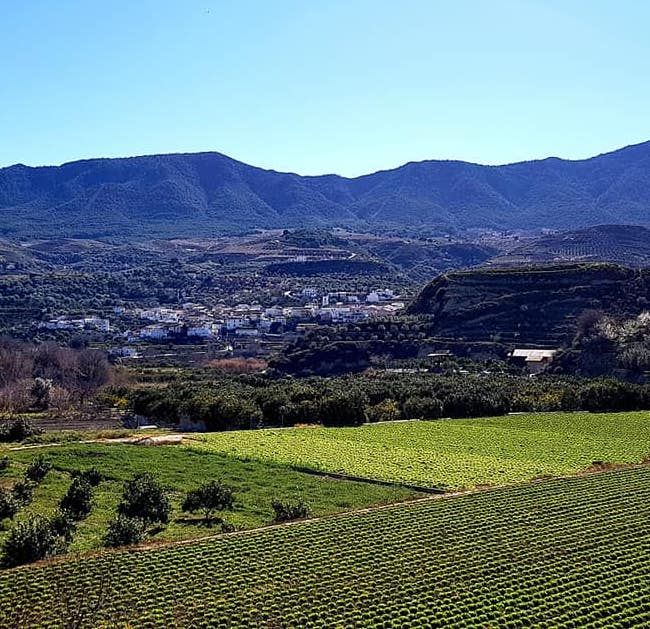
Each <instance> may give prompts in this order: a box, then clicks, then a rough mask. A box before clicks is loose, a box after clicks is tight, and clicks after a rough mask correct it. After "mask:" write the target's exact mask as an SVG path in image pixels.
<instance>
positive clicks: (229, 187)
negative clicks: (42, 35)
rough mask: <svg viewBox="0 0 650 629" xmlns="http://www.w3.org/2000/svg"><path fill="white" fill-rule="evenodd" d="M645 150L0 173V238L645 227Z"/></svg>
mask: <svg viewBox="0 0 650 629" xmlns="http://www.w3.org/2000/svg"><path fill="white" fill-rule="evenodd" d="M649 165H650V143H644V144H639V145H635V146H629V147H627V148H624V149H620V150H618V151H614V152H612V153H608V154H604V155H599V156H598V157H594V158H591V159H587V160H582V161H567V160H561V159H557V158H549V159H545V160H541V161H532V162H522V163H518V164H509V165H505V166H481V165H478V164H471V163H466V162H457V161H425V162H419V163H408V164H405V165H404V166H401V167H399V168H395V169H393V170H387V171H381V172H377V173H374V174H371V175H365V176H362V177H357V178H355V179H347V178H344V177H339V176H337V175H324V176H318V177H302V176H300V175H296V174H293V173H279V172H275V171H267V170H262V169H261V168H255V167H253V166H248V165H246V164H243V163H242V162H238V161H235V160H233V159H231V158H229V157H227V156H225V155H221V154H219V153H197V154H172V155H152V156H143V157H132V158H124V159H91V160H83V161H78V162H71V163H68V164H64V165H62V166H48V167H38V168H30V167H27V166H24V165H22V164H18V165H15V166H11V167H8V168H4V169H1V170H0V235H13V236H27V237H44V236H49V237H53V236H84V237H91V238H92V237H101V236H111V235H113V236H120V237H124V236H140V237H145V236H146V237H151V236H161V235H162V236H164V235H193V236H196V235H199V234H201V235H214V234H216V233H218V232H220V231H230V232H241V231H242V230H250V229H254V228H287V227H300V226H320V227H323V226H332V225H343V226H356V227H361V226H365V227H370V228H375V229H383V228H394V227H398V228H404V227H406V226H412V227H417V226H422V225H427V226H429V227H435V228H436V229H438V230H446V231H453V230H456V229H463V228H470V227H492V228H496V229H512V228H515V229H517V228H518V229H532V228H540V227H551V228H572V227H581V226H585V225H593V224H603V223H633V224H648V206H649V205H650V186H649V185H648V172H650V170H649V168H648V166H649Z"/></svg>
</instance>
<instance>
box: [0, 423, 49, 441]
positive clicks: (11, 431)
mask: <svg viewBox="0 0 650 629" xmlns="http://www.w3.org/2000/svg"><path fill="white" fill-rule="evenodd" d="M41 432H42V431H41V430H39V429H38V428H36V427H35V426H34V424H32V422H30V421H29V420H28V419H25V418H24V417H21V418H20V419H16V420H15V421H13V422H4V423H3V424H1V425H0V441H2V442H5V443H6V442H14V441H24V440H25V439H27V438H28V437H33V436H34V435H39V434H40V433H41Z"/></svg>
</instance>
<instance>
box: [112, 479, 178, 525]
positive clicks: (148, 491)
mask: <svg viewBox="0 0 650 629" xmlns="http://www.w3.org/2000/svg"><path fill="white" fill-rule="evenodd" d="M170 511H171V504H170V502H169V496H168V495H167V492H166V491H165V489H164V488H163V486H162V485H160V484H159V483H158V482H157V481H156V480H155V479H154V478H153V476H151V474H148V473H146V472H145V473H141V474H136V475H135V476H134V477H133V478H132V479H131V480H129V481H127V482H126V483H125V484H124V492H123V494H122V501H121V502H120V504H119V506H118V512H119V513H120V514H121V515H124V516H127V517H130V518H140V519H141V520H143V521H144V522H145V523H147V524H153V523H156V522H160V523H161V524H166V523H167V522H168V521H169V513H170Z"/></svg>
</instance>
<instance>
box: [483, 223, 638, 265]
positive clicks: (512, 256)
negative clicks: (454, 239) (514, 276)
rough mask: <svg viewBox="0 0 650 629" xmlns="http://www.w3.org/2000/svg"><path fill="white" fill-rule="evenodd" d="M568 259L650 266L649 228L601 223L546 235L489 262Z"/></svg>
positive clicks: (539, 262) (547, 261) (513, 262)
mask: <svg viewBox="0 0 650 629" xmlns="http://www.w3.org/2000/svg"><path fill="white" fill-rule="evenodd" d="M567 262H614V263H616V264H622V265H624V266H629V267H632V268H644V267H649V266H650V229H647V228H645V227H642V226H640V225H598V226H596V227H589V228H587V229H579V230H573V231H567V232H562V233H559V234H551V235H548V236H543V237H542V238H539V239H537V240H534V241H533V242H530V243H528V244H525V245H522V246H521V247H517V248H515V249H513V250H512V251H509V252H507V253H505V254H502V255H499V256H496V257H494V258H492V259H491V260H490V261H489V264H490V265H491V266H522V265H528V266H530V265H532V264H558V263H567Z"/></svg>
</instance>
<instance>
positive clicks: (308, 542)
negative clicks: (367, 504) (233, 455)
mask: <svg viewBox="0 0 650 629" xmlns="http://www.w3.org/2000/svg"><path fill="white" fill-rule="evenodd" d="M649 574H650V469H649V468H648V467H647V466H646V467H641V468H635V469H626V470H618V471H609V472H601V473H595V474H588V475H582V476H577V477H574V478H570V479H554V480H546V481H543V482H538V483H532V484H527V485H520V486H516V487H509V488H501V489H496V490H491V491H484V492H478V493H474V494H467V495H463V496H459V497H448V498H428V499H425V500H424V501H422V502H419V503H417V504H412V505H403V506H395V507H388V508H383V509H381V510H376V511H372V512H366V513H360V514H346V515H340V516H334V517H330V518H325V519H321V520H312V521H306V522H300V523H296V524H292V525H287V526H278V527H273V528H266V529H263V530H259V531H254V532H248V533H243V534H234V535H228V536H222V537H220V538H217V539H213V540H209V541H203V542H193V543H189V544H184V545H181V546H178V545H176V546H171V547H166V548H158V549H151V550H141V551H126V552H116V553H105V554H102V555H99V556H94V557H84V558H83V559H81V560H72V559H69V558H68V559H63V560H60V561H55V562H53V563H51V564H49V565H47V564H46V565H38V566H32V567H29V566H28V567H24V568H17V569H13V570H7V571H4V572H2V573H0V625H1V626H6V627H38V626H48V627H67V626H79V625H77V624H75V622H78V621H79V618H80V617H82V616H84V614H86V615H85V616H84V618H85V622H86V626H116V625H117V626H125V624H124V623H130V624H129V626H132V627H174V626H192V627H224V628H225V627H251V626H255V627H324V626H327V627H371V626H372V627H400V628H403V627H412V628H418V629H419V628H421V627H450V626H453V627H494V628H497V627H499V628H500V627H508V628H509V627H540V628H541V627H558V628H569V627H571V628H576V627H580V628H588V627H591V628H596V627H608V628H623V627H644V626H646V627H647V626H648V625H649V624H650V578H648V575H649ZM81 593H83V595H81Z"/></svg>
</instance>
